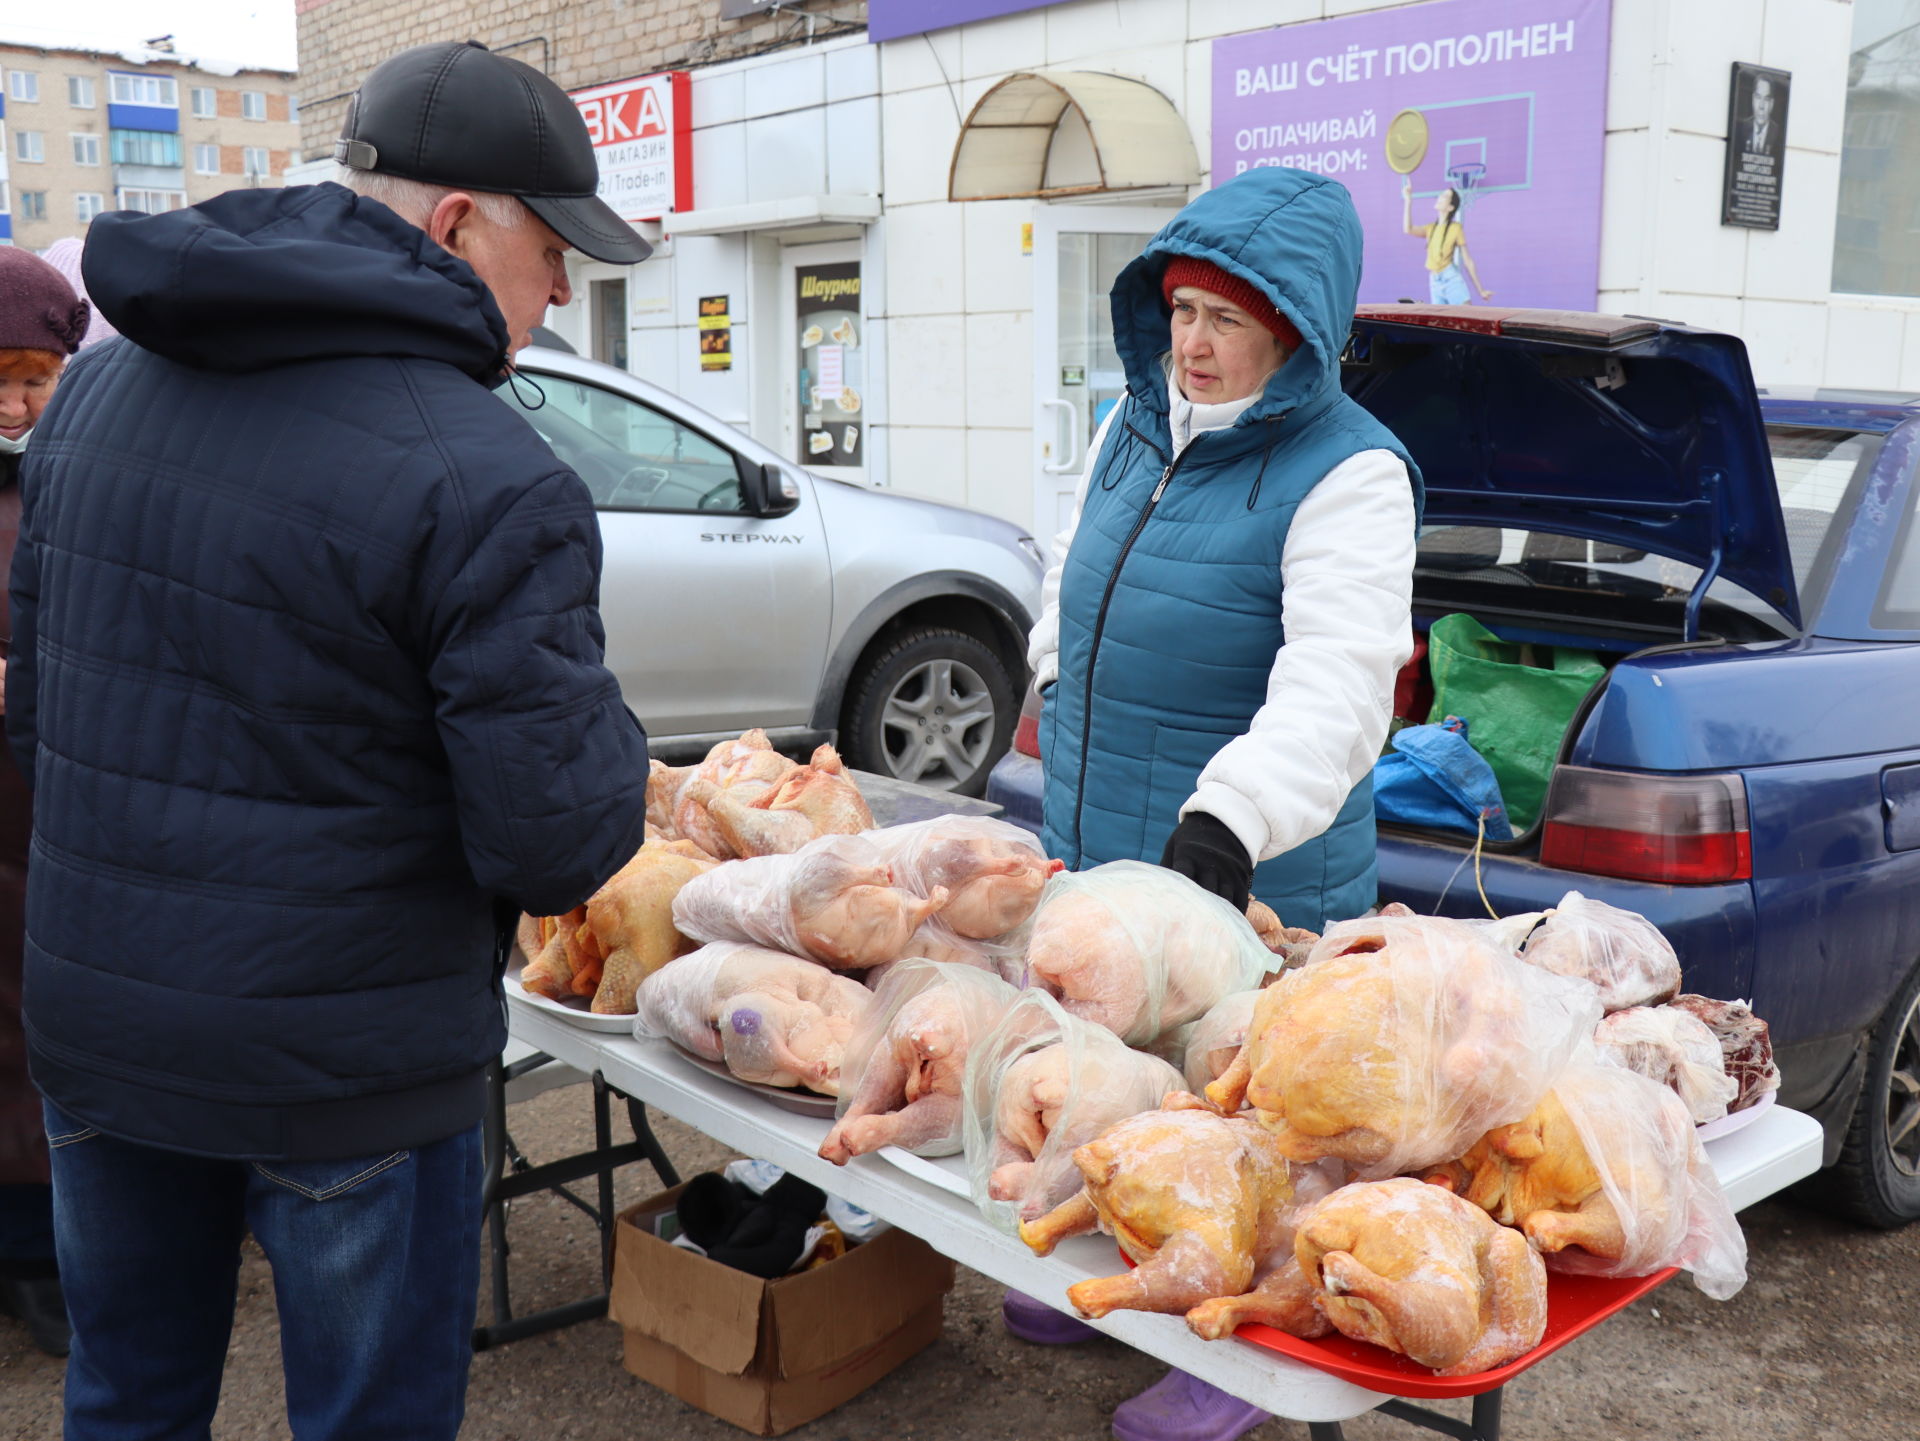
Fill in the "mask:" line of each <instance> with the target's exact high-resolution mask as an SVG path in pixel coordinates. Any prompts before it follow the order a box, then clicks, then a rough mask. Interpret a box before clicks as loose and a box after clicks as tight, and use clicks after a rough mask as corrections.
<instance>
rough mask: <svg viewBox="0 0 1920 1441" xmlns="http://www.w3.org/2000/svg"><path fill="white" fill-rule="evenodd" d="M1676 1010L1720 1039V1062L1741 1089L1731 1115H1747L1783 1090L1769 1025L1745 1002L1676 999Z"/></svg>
mask: <svg viewBox="0 0 1920 1441" xmlns="http://www.w3.org/2000/svg"><path fill="white" fill-rule="evenodd" d="M1669 1004H1671V1005H1672V1006H1673V1008H1674V1009H1675V1010H1680V1011H1685V1012H1687V1013H1688V1014H1689V1015H1693V1016H1697V1017H1699V1018H1700V1019H1701V1020H1702V1021H1704V1022H1705V1023H1706V1026H1707V1029H1708V1030H1710V1031H1712V1032H1713V1034H1714V1035H1715V1036H1716V1037H1718V1038H1719V1041H1720V1061H1721V1064H1722V1065H1723V1066H1725V1067H1726V1071H1727V1074H1728V1075H1729V1076H1731V1077H1733V1080H1734V1084H1735V1086H1736V1087H1737V1088H1738V1089H1737V1093H1736V1094H1735V1096H1734V1098H1733V1104H1732V1105H1730V1106H1728V1107H1727V1109H1728V1110H1729V1111H1744V1110H1746V1109H1747V1107H1749V1106H1751V1105H1754V1104H1755V1103H1756V1102H1758V1101H1759V1099H1760V1098H1761V1097H1762V1096H1764V1095H1766V1094H1767V1093H1768V1092H1770V1091H1777V1090H1779V1089H1780V1068H1779V1067H1778V1066H1777V1065H1775V1064H1774V1061H1773V1038H1772V1037H1771V1036H1770V1035H1769V1034H1768V1031H1767V1023H1766V1022H1765V1021H1763V1020H1761V1019H1760V1018H1759V1017H1758V1016H1756V1015H1754V1013H1753V1008H1752V1007H1751V1006H1749V1005H1748V1004H1747V1003H1746V1002H1745V1001H1716V1000H1714V999H1713V997H1711V996H1691V995H1689V996H1675V997H1674V998H1673V1000H1672V1001H1671V1002H1670V1003H1669Z"/></svg>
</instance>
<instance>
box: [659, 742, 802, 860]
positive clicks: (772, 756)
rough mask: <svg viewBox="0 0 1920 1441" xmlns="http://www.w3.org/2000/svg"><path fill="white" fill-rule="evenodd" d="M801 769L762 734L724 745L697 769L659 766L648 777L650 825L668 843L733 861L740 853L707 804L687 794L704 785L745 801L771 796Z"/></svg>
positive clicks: (711, 753)
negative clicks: (689, 845)
mask: <svg viewBox="0 0 1920 1441" xmlns="http://www.w3.org/2000/svg"><path fill="white" fill-rule="evenodd" d="M796 769H798V767H797V766H796V765H795V764H794V762H792V761H790V760H788V759H787V758H786V757H785V756H783V755H781V754H780V753H779V752H778V751H776V750H775V749H774V748H773V743H772V742H771V741H770V740H768V739H767V733H766V732H765V731H763V730H750V731H747V732H745V733H744V734H743V735H741V736H740V738H739V739H738V740H730V741H721V742H719V743H718V744H717V745H715V746H714V747H713V749H711V750H710V751H708V752H707V754H706V757H705V758H704V759H703V760H701V761H700V762H699V763H698V764H696V765H690V766H670V765H667V764H665V763H664V762H661V761H655V762H654V763H653V772H652V774H651V775H650V776H649V777H648V778H647V824H649V825H650V826H652V827H654V828H655V830H657V831H659V832H660V833H661V835H662V836H664V837H665V838H667V839H669V840H674V839H678V840H687V841H691V842H692V843H693V844H694V845H696V846H698V847H700V849H701V850H703V851H705V852H706V853H707V854H708V855H710V856H712V857H714V858H715V859H716V860H732V859H733V858H734V857H735V856H736V855H738V854H739V853H738V852H737V851H735V850H734V849H733V848H732V846H730V845H729V844H728V843H727V841H726V838H725V837H724V836H723V835H722V834H721V833H720V829H719V827H718V826H716V825H715V824H714V822H713V818H712V817H711V816H710V815H709V814H708V811H707V806H706V804H705V802H704V801H702V800H699V799H696V798H694V797H693V796H690V795H689V794H688V793H687V791H688V787H689V786H691V785H692V784H693V783H694V782H695V781H700V782H703V783H704V784H706V785H708V786H711V787H713V788H715V789H716V790H720V791H729V792H736V793H737V799H739V800H743V801H745V800H751V799H752V798H753V797H755V796H757V795H761V794H763V793H764V792H767V791H770V790H771V789H772V788H773V786H774V785H775V784H776V783H777V782H779V781H781V780H783V779H784V778H785V777H786V776H787V775H788V773H789V772H791V771H794V770H796ZM703 794H705V793H704V792H703Z"/></svg>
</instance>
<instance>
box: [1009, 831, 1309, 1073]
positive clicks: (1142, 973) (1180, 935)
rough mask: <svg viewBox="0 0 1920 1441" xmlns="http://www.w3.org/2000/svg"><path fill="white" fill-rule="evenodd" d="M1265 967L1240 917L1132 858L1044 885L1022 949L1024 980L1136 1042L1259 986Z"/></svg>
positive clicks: (1269, 959) (1268, 957)
mask: <svg viewBox="0 0 1920 1441" xmlns="http://www.w3.org/2000/svg"><path fill="white" fill-rule="evenodd" d="M1272 965H1273V955H1272V953H1271V952H1270V951H1268V949H1267V948H1266V947H1265V946H1264V945H1262V944H1261V942H1260V937H1259V936H1258V935H1256V934H1255V933H1254V929H1253V926H1252V924H1251V923H1249V922H1248V920H1247V918H1246V916H1245V915H1243V914H1241V913H1240V912H1239V911H1237V910H1235V909H1234V908H1233V907H1232V906H1230V905H1229V904H1227V903H1226V902H1225V901H1223V900H1221V899H1220V898H1219V897H1218V896H1215V895H1212V894H1210V893H1209V892H1207V891H1205V890H1203V889H1201V888H1200V887H1199V886H1197V885H1195V884H1194V883H1193V882H1192V881H1190V880H1188V879H1187V878H1186V877H1185V876H1182V875H1177V874H1175V873H1174V872H1172V871H1169V870H1165V869H1163V868H1161V867H1159V866H1150V865H1146V864H1143V863H1142V862H1139V861H1113V862H1111V863H1109V864H1107V865H1103V866H1096V867H1095V868H1094V869H1092V870H1090V871H1082V872H1080V873H1078V874H1074V875H1060V876H1055V877H1054V878H1053V879H1052V880H1051V881H1049V882H1047V888H1046V891H1045V892H1044V893H1043V894H1042V895H1041V898H1040V905H1039V909H1038V910H1036V911H1035V912H1034V917H1033V936H1032V939H1031V940H1030V941H1029V943H1028V946H1027V975H1028V978H1029V983H1030V984H1032V985H1035V986H1040V987H1043V988H1045V989H1046V990H1048V991H1051V992H1052V993H1054V994H1055V995H1057V996H1058V997H1059V999H1060V1004H1061V1005H1062V1006H1063V1007H1064V1008H1065V1009H1066V1010H1067V1011H1068V1012H1069V1013H1070V1014H1072V1015H1076V1016H1081V1017H1084V1018H1085V1019H1087V1020H1090V1021H1094V1022H1097V1023H1098V1024H1100V1025H1102V1026H1105V1027H1106V1028H1107V1029H1108V1030H1110V1031H1112V1032H1113V1033H1114V1034H1115V1035H1116V1036H1119V1037H1120V1038H1121V1039H1122V1040H1124V1041H1126V1042H1128V1043H1129V1044H1133V1045H1144V1044H1146V1043H1149V1042H1151V1041H1153V1040H1154V1039H1155V1038H1157V1037H1159V1036H1161V1035H1162V1034H1164V1033H1165V1032H1167V1031H1171V1030H1173V1029H1174V1028H1175V1027H1176V1026H1179V1025H1182V1024H1183V1023H1185V1022H1187V1021H1192V1020H1197V1019H1198V1018H1199V1017H1201V1016H1203V1015H1205V1014H1206V1013H1207V1011H1208V1010H1209V1009H1210V1008H1211V1007H1212V1006H1213V1005H1214V1004H1215V1003H1216V1002H1217V1001H1219V1000H1220V999H1221V998H1222V997H1224V996H1227V995H1230V994H1231V993H1232V992H1234V991H1243V990H1247V989H1248V988H1250V987H1253V986H1257V985H1258V984H1259V983H1260V981H1261V979H1262V977H1264V976H1265V975H1266V973H1267V972H1268V970H1269V969H1271V968H1272Z"/></svg>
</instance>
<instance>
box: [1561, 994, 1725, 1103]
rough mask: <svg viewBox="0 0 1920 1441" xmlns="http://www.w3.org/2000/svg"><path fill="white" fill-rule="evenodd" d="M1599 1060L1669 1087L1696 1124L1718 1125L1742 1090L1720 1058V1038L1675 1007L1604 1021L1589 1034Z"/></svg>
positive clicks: (1633, 1010) (1635, 1010)
mask: <svg viewBox="0 0 1920 1441" xmlns="http://www.w3.org/2000/svg"><path fill="white" fill-rule="evenodd" d="M1593 1044H1594V1049H1595V1050H1597V1051H1598V1052H1599V1053H1600V1059H1601V1060H1603V1061H1610V1062H1612V1063H1613V1064H1614V1065H1616V1066H1624V1067H1626V1069H1628V1070H1629V1071H1633V1072H1635V1073H1636V1074H1638V1075H1642V1076H1645V1077H1646V1078H1647V1079H1648V1080H1649V1081H1657V1082H1659V1083H1660V1084H1661V1085H1663V1086H1666V1087H1668V1088H1670V1089H1671V1090H1672V1091H1673V1092H1674V1094H1675V1095H1677V1096H1679V1097H1680V1100H1681V1102H1682V1103H1683V1104H1684V1105H1685V1106H1686V1108H1687V1114H1688V1115H1690V1116H1691V1117H1693V1121H1694V1124H1695V1125H1700V1124H1703V1123H1705V1122H1707V1121H1717V1120H1719V1119H1720V1118H1721V1117H1722V1116H1724V1115H1726V1114H1727V1103H1728V1102H1729V1101H1731V1100H1733V1098H1734V1097H1735V1096H1737V1095H1738V1094H1739V1093H1740V1087H1739V1085H1738V1083H1736V1082H1735V1081H1734V1079H1733V1077H1731V1076H1729V1075H1728V1074H1727V1069H1726V1066H1725V1065H1724V1064H1723V1063H1722V1062H1721V1059H1720V1038H1719V1037H1718V1036H1716V1035H1714V1033H1713V1032H1712V1030H1710V1029H1709V1028H1708V1026H1707V1023H1706V1022H1705V1021H1703V1020H1701V1019H1700V1018H1699V1017H1698V1016H1696V1015H1693V1014H1692V1013H1690V1012H1688V1011H1683V1010H1680V1009H1679V1008H1678V1007H1675V1006H1633V1007H1630V1008H1629V1009H1627V1010H1624V1011H1615V1012H1614V1013H1613V1014H1612V1015H1610V1016H1607V1017H1605V1018H1603V1019H1602V1020H1601V1022H1600V1025H1599V1026H1598V1028H1596V1029H1595V1031H1594V1033H1593Z"/></svg>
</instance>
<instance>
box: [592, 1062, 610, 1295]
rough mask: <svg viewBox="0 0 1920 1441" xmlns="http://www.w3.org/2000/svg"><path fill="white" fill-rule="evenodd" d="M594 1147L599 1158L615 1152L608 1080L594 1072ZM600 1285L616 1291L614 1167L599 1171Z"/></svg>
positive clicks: (606, 1167)
mask: <svg viewBox="0 0 1920 1441" xmlns="http://www.w3.org/2000/svg"><path fill="white" fill-rule="evenodd" d="M593 1148H594V1151H595V1152H596V1153H597V1154H599V1155H600V1156H603V1157H604V1156H606V1155H607V1154H608V1153H609V1152H610V1151H612V1150H613V1118H612V1115H611V1113H610V1110H609V1092H608V1088H607V1078H606V1077H605V1076H603V1075H602V1074H601V1073H600V1072H598V1071H595V1072H594V1073H593ZM599 1222H600V1284H601V1285H602V1286H604V1287H606V1288H607V1289H608V1290H611V1289H612V1288H613V1235H614V1220H613V1167H612V1166H602V1167H601V1168H600V1215H599Z"/></svg>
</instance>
